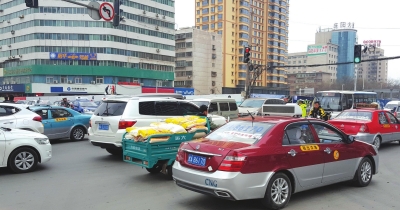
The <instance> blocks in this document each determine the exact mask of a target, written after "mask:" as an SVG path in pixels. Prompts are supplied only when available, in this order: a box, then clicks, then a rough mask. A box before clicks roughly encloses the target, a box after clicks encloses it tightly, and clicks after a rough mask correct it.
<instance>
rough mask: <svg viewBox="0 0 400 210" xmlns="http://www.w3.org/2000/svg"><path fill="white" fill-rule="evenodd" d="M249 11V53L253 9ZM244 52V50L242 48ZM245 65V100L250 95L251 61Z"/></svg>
mask: <svg viewBox="0 0 400 210" xmlns="http://www.w3.org/2000/svg"><path fill="white" fill-rule="evenodd" d="M249 9H250V28H249V39H248V43H247V44H248V47H249V48H250V51H251V48H252V45H251V44H250V43H251V41H252V39H251V35H252V31H253V9H252V8H251V7H250V8H249ZM244 50H246V48H244ZM250 51H249V52H250ZM249 58H251V53H250V55H249ZM244 61H245V60H244ZM245 63H247V69H246V83H245V86H244V91H245V92H246V98H250V94H251V93H250V85H251V81H250V80H251V79H250V72H251V71H250V68H252V67H251V66H252V64H251V60H250V61H249V62H245Z"/></svg>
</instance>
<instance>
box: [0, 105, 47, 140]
mask: <svg viewBox="0 0 400 210" xmlns="http://www.w3.org/2000/svg"><path fill="white" fill-rule="evenodd" d="M0 127H5V128H18V129H22V130H28V131H34V132H37V133H43V132H44V127H43V124H42V117H41V116H39V115H38V114H36V113H34V112H32V111H30V110H28V109H27V108H26V107H25V106H24V105H21V104H14V103H0Z"/></svg>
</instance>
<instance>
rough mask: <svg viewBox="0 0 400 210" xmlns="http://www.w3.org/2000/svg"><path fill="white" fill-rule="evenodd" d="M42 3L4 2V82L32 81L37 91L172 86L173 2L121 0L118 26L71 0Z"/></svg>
mask: <svg viewBox="0 0 400 210" xmlns="http://www.w3.org/2000/svg"><path fill="white" fill-rule="evenodd" d="M80 2H81V3H85V4H87V3H88V2H89V1H88V0H86V1H84V0H81V1H80ZM39 6H40V7H39V8H27V7H26V6H25V1H24V0H14V1H11V0H5V1H1V2H0V9H1V11H2V12H1V16H0V27H1V29H0V43H1V44H0V46H1V48H0V62H1V63H2V64H1V65H2V68H3V71H2V72H1V76H2V77H0V84H3V85H16V84H27V87H29V88H26V90H25V93H32V94H34V93H46V94H60V93H62V94H69V93H71V94H74V93H78V92H79V93H92V94H95V93H103V92H104V89H105V88H106V87H107V86H108V85H113V86H115V87H116V92H117V93H121V91H122V90H124V91H125V90H126V91H125V92H127V93H129V92H130V90H133V89H135V87H133V86H153V87H154V86H157V85H158V86H159V87H161V86H162V87H172V85H173V80H174V68H175V38H174V35H175V14H174V13H175V9H174V0H141V1H138V2H136V1H135V2H134V1H124V3H123V5H121V9H122V10H123V12H122V16H123V17H124V20H123V21H122V22H121V24H120V26H118V27H113V26H112V23H111V22H106V21H103V20H100V21H95V20H93V19H91V18H90V17H89V15H87V9H86V8H84V7H81V6H77V5H74V4H70V3H68V2H64V1H59V0H52V1H39ZM89 90H90V91H89ZM120 90H121V91H120ZM133 92H134V91H133Z"/></svg>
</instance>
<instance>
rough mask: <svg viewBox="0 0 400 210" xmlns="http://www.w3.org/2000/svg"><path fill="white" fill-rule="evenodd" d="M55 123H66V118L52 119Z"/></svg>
mask: <svg viewBox="0 0 400 210" xmlns="http://www.w3.org/2000/svg"><path fill="white" fill-rule="evenodd" d="M54 120H55V121H56V122H61V121H66V120H67V118H66V117H62V118H56V119H54Z"/></svg>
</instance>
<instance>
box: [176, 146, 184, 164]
mask: <svg viewBox="0 0 400 210" xmlns="http://www.w3.org/2000/svg"><path fill="white" fill-rule="evenodd" d="M182 145H183V144H181V145H180V146H179V149H178V152H177V153H176V158H175V161H178V162H181V161H182V160H183V159H184V157H183V156H184V153H183V151H182V149H181V148H182Z"/></svg>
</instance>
